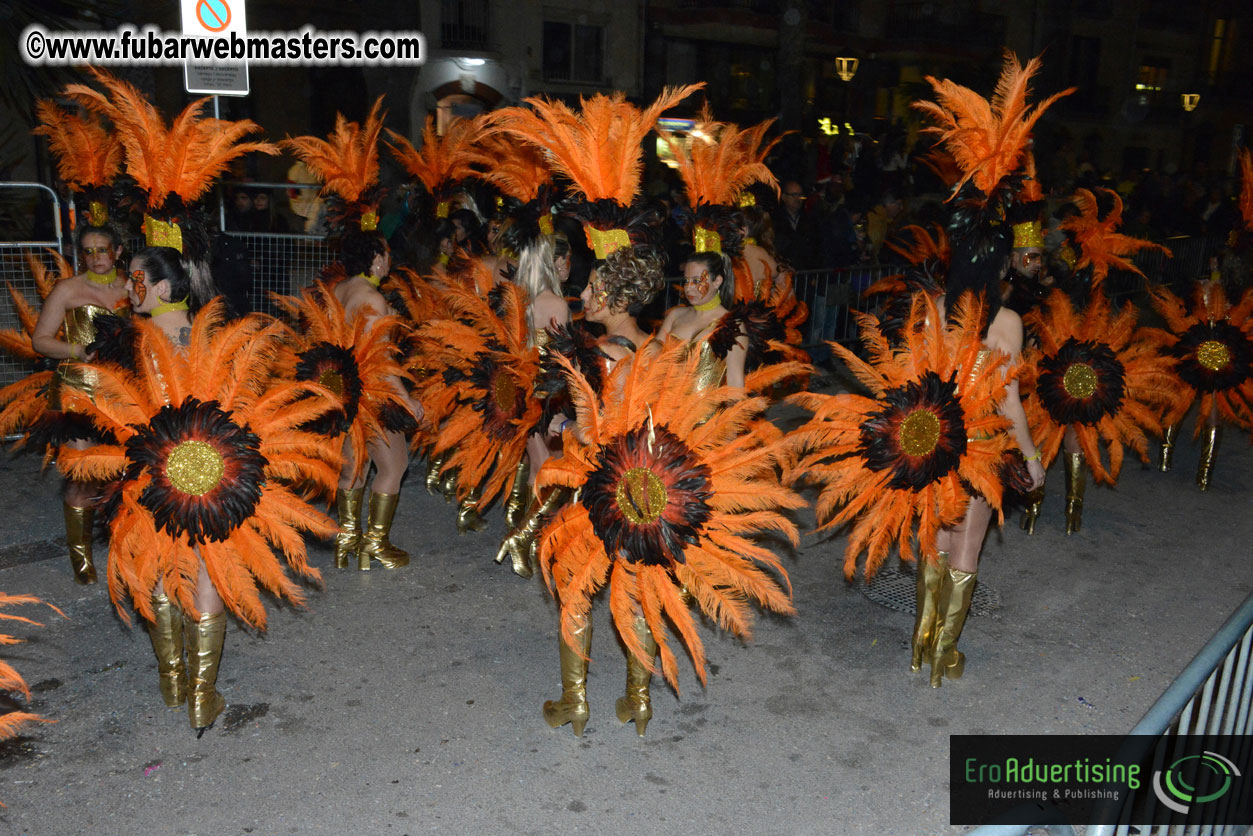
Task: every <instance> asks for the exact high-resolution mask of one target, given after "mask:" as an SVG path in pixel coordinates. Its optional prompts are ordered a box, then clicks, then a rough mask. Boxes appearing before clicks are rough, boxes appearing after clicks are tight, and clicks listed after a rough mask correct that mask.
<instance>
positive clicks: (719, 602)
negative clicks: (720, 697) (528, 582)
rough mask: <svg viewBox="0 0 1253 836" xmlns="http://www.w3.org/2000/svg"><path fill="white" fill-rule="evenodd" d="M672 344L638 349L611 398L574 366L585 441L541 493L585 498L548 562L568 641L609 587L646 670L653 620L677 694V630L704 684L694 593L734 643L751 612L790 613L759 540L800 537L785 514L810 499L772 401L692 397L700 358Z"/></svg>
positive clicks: (558, 530)
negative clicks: (797, 487) (791, 469)
mask: <svg viewBox="0 0 1253 836" xmlns="http://www.w3.org/2000/svg"><path fill="white" fill-rule="evenodd" d="M689 353H690V352H686V351H685V350H684V346H682V345H680V344H677V343H672V344H670V345H668V346H666V347H658V346H657V344H656V343H651V344H650V345H649V346H647V347H645V348H643V349H641V350H640V352H639V353H637V354H636V356H635V359H634V361H633V362H631V363H620V364H618V365H617V366H615V367H614V369H613V372H612V374H613V376H614V379H613V380H611V381H610V382H609V383H608V386H609V388H610V389H612V391H614V392H617V393H620V395H619V397H616V398H614V399H612V400H608V401H606V402H604V403H601V402H600V401H599V396H598V394H597V393H596V392H595V391H593V390H592V388H591V387H590V386H589V385H588V383H587V381H586V380H585V379H584V378H583V376H582V375H580V374H579V373H578V372H576V371H574V369H573V367H572V366H570V365H569V363H568V361H565V360H564V358H562V359H559V361H558V362H563V363H565V365H566V366H567V374H568V375H569V377H570V382H569V385H570V390H571V395H572V397H573V400H574V403H575V405H576V407H577V410H578V425H579V434H580V435H581V436H582V437H583V438H584V440H585V441H586V443H582V442H580V441H579V439H578V438H576V437H575V433H573V432H568V433H566V435H565V453H564V455H562V456H560V457H557V458H553V459H549V460H548V461H547V462H546V463H545V464H544V467H543V468H542V469H541V470H540V473H539V475H538V477H537V480H536V482H537V489H538V490H541V491H542V490H544V489H546V488H549V487H553V486H561V487H565V488H569V489H572V490H575V491H576V494H575V496H576V499H575V501H574V502H572V503H571V504H569V505H566V506H565V507H563V508H562V509H561V510H560V511H559V512H558V513H557V515H556V516H555V517H554V518H553V519H552V520H551V521H550V522H549V524H548V525H547V526H546V527H545V528H544V530H543V532H542V534H541V538H540V566H541V568H542V570H543V573H544V578H545V581H546V582H547V583H548V585H549V588H550V589H551V590H552V592H553V593H554V594H555V595H556V597H557V600H558V602H559V603H560V605H561V621H562V634H563V638H564V640H565V642H566V643H567V644H568V645H569V646H571V647H578V646H579V645H578V644H577V643H576V642H575V640H574V636H573V634H572V633H571V630H572V629H574V628H575V627H576V625H577V624H578V623H579V622H580V621H581V620H582V618H583V617H584V616H586V615H587V613H588V611H589V609H590V608H591V603H592V597H593V596H594V595H595V594H596V593H597V591H598V590H599V589H600V588H601V587H603V586H605V585H608V586H609V608H610V610H611V612H612V615H613V621H614V625H615V627H616V628H617V630H618V634H619V635H620V636H621V637H622V640H623V642H624V643H625V644H626V647H627V650H628V651H629V652H630V653H631V654H632V655H633V656H634V657H635V658H636V659H638V660H639V661H640V662H641V663H642V664H644V665H645V666H646V667H647V668H648V669H649V670H652V669H653V659H652V654H651V653H647V652H645V650H644V647H643V645H642V643H641V639H640V637H639V635H638V634H637V633H636V631H635V630H634V629H633V626H632V625H633V622H634V620H635V618H637V617H642V618H643V619H644V620H645V621H646V622H647V624H648V629H649V631H650V632H651V633H652V635H653V637H654V638H655V639H656V640H657V643H658V645H659V649H660V652H661V672H662V674H663V675H664V676H665V678H666V680H667V681H668V682H669V683H670V684H671V685H672V686H675V687H676V688H677V680H678V664H677V661H676V657H675V654H674V651H673V650H671V648H670V646H669V644H668V642H667V640H666V639H667V626H671V627H673V628H674V630H675V632H676V633H677V635H678V638H679V641H680V643H681V644H682V645H683V646H685V647H686V648H687V651H688V653H689V655H690V656H691V658H692V662H693V665H694V666H695V669H696V674H697V676H698V678H699V679H700V681H701V682H702V683H704V682H705V652H704V647H703V645H702V643H701V639H700V636H699V635H698V633H697V631H696V623H695V621H694V619H693V618H692V613H691V611H690V608H689V606H688V604H687V603H686V602H685V595H684V591H683V590H684V589H686V590H687V591H688V592H689V593H691V596H692V599H693V600H694V601H695V603H696V604H697V606H698V607H699V608H700V610H701V612H703V613H704V614H705V615H706V616H708V617H709V618H710V619H711V620H712V621H713V622H714V623H716V624H717V625H718V626H719V627H721V628H723V629H726V630H730V631H731V632H732V633H734V634H735V635H737V636H740V637H742V638H747V637H748V636H749V635H750V627H751V624H750V615H751V613H750V610H749V608H748V604H749V603H751V602H756V603H758V604H760V605H761V606H763V607H765V608H766V609H769V610H772V611H774V612H780V613H788V614H790V613H792V612H793V611H794V610H793V607H792V602H791V594H790V592H791V588H790V584H789V582H788V579H787V573H786V572H785V571H784V569H783V567H782V565H781V564H780V562H779V560H778V558H777V557H776V556H775V555H774V554H773V553H772V552H771V551H770V550H769V549H768V548H766V547H765V546H763V545H761V544H760V543H757V542H755V541H754V540H755V538H756V537H757V536H758V535H762V534H770V533H774V534H776V535H780V536H782V537H784V538H785V539H787V540H789V541H791V542H792V543H793V544H795V543H796V542H797V529H796V525H795V524H794V523H793V522H792V521H791V520H790V519H789V518H788V517H787V516H786V512H787V511H789V510H792V509H796V508H799V507H801V506H802V505H804V500H803V499H801V497H800V496H798V495H797V494H796V493H794V492H792V491H791V490H789V489H788V488H786V487H784V486H783V485H782V484H780V482H779V477H778V469H777V468H778V464H779V462H780V461H784V460H786V459H787V458H788V456H789V455H790V453H789V451H790V446H789V445H790V442H789V441H788V440H787V439H785V438H784V437H782V435H781V434H780V433H778V431H777V430H775V429H774V428H773V427H772V426H771V425H769V423H768V422H766V421H765V419H764V418H763V412H764V411H765V408H766V401H765V399H764V398H740V399H738V400H736V399H735V398H736V396H737V394H738V393H736V392H734V391H732V390H727V389H721V390H714V391H710V392H706V393H705V397H701V398H693V397H675V395H674V393H676V392H690V391H693V389H694V388H695V386H696V383H697V378H698V365H699V355H696V354H695V353H690V354H691V356H685V355H686V354H689Z"/></svg>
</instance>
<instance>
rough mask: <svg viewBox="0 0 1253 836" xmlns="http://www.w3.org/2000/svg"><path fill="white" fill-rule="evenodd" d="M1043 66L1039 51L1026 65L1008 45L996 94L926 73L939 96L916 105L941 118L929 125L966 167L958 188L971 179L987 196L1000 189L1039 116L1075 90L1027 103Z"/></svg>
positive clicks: (1023, 151)
mask: <svg viewBox="0 0 1253 836" xmlns="http://www.w3.org/2000/svg"><path fill="white" fill-rule="evenodd" d="M1039 69H1040V59H1039V58H1038V57H1037V58H1032V59H1031V60H1030V61H1028V62H1027V64H1026V65H1025V66H1022V65H1019V63H1018V58H1017V56H1015V55H1014V54H1013V53H1012V52H1010V51H1008V50H1006V52H1005V66H1004V69H1003V70H1002V71H1001V77H1000V80H999V81H998V82H997V84H996V90H995V91H994V92H993V94H992V98H991V100H988V99H985V98H983V97H982V96H980V95H979V94H978V93H976V92H975V91H973V90H971V89H970V88H968V87H962V86H961V85H960V84H955V83H953V82H952V81H949V80H948V79H942V80H941V79H937V78H934V77H932V76H927V81H929V82H930V83H931V86H932V88H934V90H935V93H936V98H937V99H939V101H938V102H921V101H920V102H914V107H915V108H916V109H917V110H920V111H922V112H923V113H924V114H925V115H927V116H930V117H931V118H932V119H933V120H934V121H935V122H936V125H935V126H932V127H929V128H926V129H925V130H926V131H928V132H929V133H933V134H935V135H936V136H938V137H939V138H940V140H941V141H942V142H943V143H944V145H945V147H946V148H947V149H948V151H949V153H950V154H951V155H952V156H953V159H954V161H955V162H956V163H957V166H958V167H959V168H960V169H961V171H962V176H961V178H960V179H959V180H958V181H957V183H956V184H955V187H954V194H956V193H957V191H958V190H960V189H961V187H962V186H963V185H965V184H966V183H967V182H970V183H973V184H974V186H975V188H977V189H978V190H979V191H981V192H982V193H983V194H984V195H987V196H991V195H992V194H993V193H994V192H995V191H997V188H998V186H1000V185H1001V183H1002V181H1003V180H1005V178H1006V177H1008V176H1010V175H1011V174H1014V173H1015V172H1017V171H1018V170H1019V169H1020V168H1021V167H1022V165H1023V159H1024V156H1025V155H1026V153H1027V148H1028V143H1029V141H1030V139H1031V129H1032V128H1033V127H1034V126H1035V123H1036V121H1037V120H1039V118H1040V117H1041V116H1042V115H1044V112H1045V111H1046V110H1048V108H1049V107H1050V106H1051V105H1052V104H1053V103H1054V102H1056V101H1057V100H1058V99H1060V98H1061V97H1063V96H1067V95H1069V94H1070V93H1072V92H1074V88H1073V87H1072V88H1068V89H1066V90H1063V91H1061V92H1059V93H1054V94H1053V95H1052V96H1049V97H1048V98H1047V99H1045V100H1044V101H1042V102H1040V103H1038V104H1037V105H1036V106H1035V107H1034V108H1030V109H1028V107H1027V94H1028V93H1029V92H1030V81H1031V78H1032V76H1034V75H1035V74H1036V73H1037V72H1039Z"/></svg>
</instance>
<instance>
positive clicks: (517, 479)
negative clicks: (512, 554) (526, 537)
mask: <svg viewBox="0 0 1253 836" xmlns="http://www.w3.org/2000/svg"><path fill="white" fill-rule="evenodd" d="M530 475H531V463H530V462H528V461H527V460H526V458H525V457H523V459H522V461H520V462H518V469H517V470H515V471H514V472H513V488H512V489H511V490H510V491H509V499H508V500H507V501H506V502H505V530H506V531H509V532H513V531H516V530H517V528H518V526H519V525H521V524H522V520H524V519H526V516H525V514H526V510H527V505H528V504H529V501H528V500H529V499H530V496H531V490H530V488H531V485H530V479H529V477H530Z"/></svg>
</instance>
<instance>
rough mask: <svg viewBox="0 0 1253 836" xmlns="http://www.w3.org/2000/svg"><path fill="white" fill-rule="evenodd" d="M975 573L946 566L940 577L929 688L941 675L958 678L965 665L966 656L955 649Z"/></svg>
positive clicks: (935, 685) (967, 607)
mask: <svg viewBox="0 0 1253 836" xmlns="http://www.w3.org/2000/svg"><path fill="white" fill-rule="evenodd" d="M978 574H979V573H978V572H962V571H961V570H959V569H954V568H953V567H952V566H950V567H948V569H947V570H946V571H945V572H944V575H943V577H942V578H941V583H940V596H939V602H938V603H937V604H936V636H935V648H934V649H933V650H932V651H931V687H932V688H939V687H940V683H941V682H942V681H943V680H944V677H948V678H949V679H961V675H962V672H963V671H964V670H965V668H966V656H965V654H963V653H962V652H961V651H960V650H958V649H957V639H958V638H959V637H960V636H961V634H962V627H963V626H965V624H966V614H967V613H969V612H970V596H971V595H972V594H974V591H975V579H976V578H977V577H978Z"/></svg>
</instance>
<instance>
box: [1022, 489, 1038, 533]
mask: <svg viewBox="0 0 1253 836" xmlns="http://www.w3.org/2000/svg"><path fill="white" fill-rule="evenodd" d="M1043 505H1044V486H1043V485H1041V486H1040V487H1038V488H1036V489H1035V490H1033V491H1032V492H1031V493H1029V494H1027V507H1025V508H1023V509H1022V520H1021V521H1020V525H1021V526H1022V530H1023V531H1025V532H1027V533H1028V534H1035V521H1036V520H1038V519H1039V518H1040V508H1041V506H1043Z"/></svg>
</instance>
